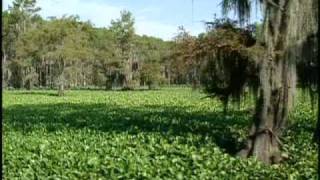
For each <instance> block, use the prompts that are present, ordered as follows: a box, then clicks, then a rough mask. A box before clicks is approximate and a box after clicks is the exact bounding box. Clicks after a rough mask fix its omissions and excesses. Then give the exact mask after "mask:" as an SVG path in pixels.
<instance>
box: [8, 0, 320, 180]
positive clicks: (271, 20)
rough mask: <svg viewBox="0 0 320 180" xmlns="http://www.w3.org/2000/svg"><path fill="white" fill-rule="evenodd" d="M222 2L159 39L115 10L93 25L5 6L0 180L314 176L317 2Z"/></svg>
mask: <svg viewBox="0 0 320 180" xmlns="http://www.w3.org/2000/svg"><path fill="white" fill-rule="evenodd" d="M192 2H193V1H192ZM253 3H256V4H259V5H260V7H261V9H260V11H261V12H262V14H263V21H262V22H260V23H249V22H250V17H251V14H250V13H251V10H252V8H253ZM219 8H220V9H221V11H222V14H223V16H222V17H220V18H214V19H209V20H208V21H203V28H204V29H205V31H204V32H202V33H200V34H198V35H196V36H195V35H191V33H190V32H189V31H188V29H186V28H185V27H184V26H179V27H177V32H176V34H175V36H174V37H173V38H172V39H171V40H163V39H161V38H157V37H153V36H148V35H139V34H138V33H137V32H136V29H135V23H136V19H135V17H134V15H133V13H132V12H130V11H128V10H125V9H124V10H121V11H120V12H119V15H120V16H119V18H116V19H113V20H111V22H110V26H108V27H96V26H95V25H94V24H93V23H92V22H90V21H89V20H88V21H83V20H81V18H80V16H79V15H63V16H62V17H55V16H51V17H48V18H44V17H42V16H40V15H39V12H40V11H41V8H40V7H38V5H37V1H36V0H14V1H13V2H12V4H11V5H10V7H9V8H8V9H7V10H2V91H3V93H2V96H3V99H4V100H3V104H2V106H3V122H4V123H3V124H4V132H5V135H4V145H5V146H4V157H5V158H4V172H5V176H4V177H7V178H8V179H11V178H18V179H19V178H26V179H38V178H40V179H47V178H53V179H55V178H58V179H99V178H102V179H104V178H107V179H316V178H317V175H318V174H319V162H320V161H319V157H320V156H319V154H317V150H319V146H320V121H319V101H320V100H319V78H318V77H319V60H318V35H319V32H318V0H306V1H303V2H302V1H295V0H277V1H275V0H221V3H220V7H219ZM230 12H235V14H236V16H237V18H236V19H230V18H229V17H228V16H227V15H228V13H230Z"/></svg>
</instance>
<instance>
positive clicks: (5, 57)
mask: <svg viewBox="0 0 320 180" xmlns="http://www.w3.org/2000/svg"><path fill="white" fill-rule="evenodd" d="M2 52H3V54H2V89H3V88H5V86H6V83H5V65H6V60H7V55H6V52H5V51H4V50H3V51H2Z"/></svg>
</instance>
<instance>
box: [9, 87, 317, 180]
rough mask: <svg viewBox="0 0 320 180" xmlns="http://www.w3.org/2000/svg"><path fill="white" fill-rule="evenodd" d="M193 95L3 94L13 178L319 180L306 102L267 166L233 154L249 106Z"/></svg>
mask: <svg viewBox="0 0 320 180" xmlns="http://www.w3.org/2000/svg"><path fill="white" fill-rule="evenodd" d="M204 96H206V95H205V94H202V93H200V92H197V91H191V90H190V89H188V88H175V89H172V88H167V89H161V90H154V91H69V92H66V95H65V96H64V97H59V96H56V92H55V91H5V92H4V101H3V108H4V120H3V123H4V133H3V136H4V149H3V150H4V161H3V164H4V177H5V179H99V178H100V179H316V174H317V169H316V168H317V152H316V150H317V149H316V144H314V143H312V134H313V131H314V129H315V123H316V122H315V119H316V112H313V111H312V109H311V108H310V107H311V105H310V104H308V102H307V101H299V98H298V100H297V103H296V108H295V109H294V110H293V112H292V114H291V116H290V122H289V124H288V126H289V127H288V130H287V131H286V132H285V134H284V138H283V139H282V141H283V143H284V146H283V147H282V148H283V150H284V151H285V152H286V153H288V155H289V159H288V160H287V161H286V162H284V163H282V164H278V165H271V166H267V165H264V164H263V163H260V162H258V161H256V160H255V159H254V158H249V159H240V158H238V157H236V156H235V155H234V154H235V153H236V152H237V150H238V149H240V147H241V146H242V145H243V144H242V143H243V141H244V140H245V139H246V137H245V136H246V134H247V132H248V127H249V125H250V123H251V117H252V114H251V113H252V112H251V111H248V109H250V108H252V107H253V104H252V102H251V101H245V103H243V104H241V105H240V108H238V106H234V107H231V109H230V111H229V112H228V114H227V115H224V114H223V105H222V103H221V102H219V101H218V100H215V99H203V98H202V97H204Z"/></svg>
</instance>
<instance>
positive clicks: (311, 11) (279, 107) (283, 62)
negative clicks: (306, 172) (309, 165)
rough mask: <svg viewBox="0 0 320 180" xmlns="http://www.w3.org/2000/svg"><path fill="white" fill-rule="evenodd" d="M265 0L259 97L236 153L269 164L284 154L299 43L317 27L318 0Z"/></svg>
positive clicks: (298, 58) (277, 160) (276, 161)
mask: <svg viewBox="0 0 320 180" xmlns="http://www.w3.org/2000/svg"><path fill="white" fill-rule="evenodd" d="M264 2H265V22H264V38H265V43H266V46H267V52H266V54H265V56H264V57H263V59H261V62H260V84H261V90H260V97H259V100H258V101H257V106H256V115H255V117H254V118H255V121H254V123H253V125H252V127H251V130H250V134H249V138H248V140H247V144H246V147H245V148H244V149H242V150H241V151H240V152H239V155H240V156H243V157H248V156H255V157H257V159H259V160H261V161H263V162H265V163H267V164H271V163H278V162H280V161H281V160H282V159H283V158H284V157H285V156H281V151H280V149H281V141H280V137H281V134H282V131H283V130H284V129H285V124H286V121H287V118H288V113H289V110H290V107H291V104H292V98H293V94H294V91H295V86H296V84H295V83H296V82H295V81H296V78H295V77H296V70H295V69H296V62H297V61H298V60H301V59H304V58H303V56H304V53H306V52H303V51H302V50H301V44H303V43H304V42H305V41H306V38H307V37H308V36H309V35H310V34H312V33H314V32H315V31H317V27H316V26H317V23H318V19H317V17H316V16H317V12H318V10H317V7H318V6H315V5H317V0H306V1H301V0H279V1H277V4H270V3H269V1H266V0H265V1H264ZM315 8H316V9H315ZM315 15H316V16H315ZM307 53H308V52H307Z"/></svg>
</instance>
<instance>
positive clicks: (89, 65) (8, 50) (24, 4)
mask: <svg viewBox="0 0 320 180" xmlns="http://www.w3.org/2000/svg"><path fill="white" fill-rule="evenodd" d="M39 11H40V8H38V7H36V1H35V0H15V1H14V2H13V4H12V6H11V7H9V8H8V10H6V11H4V12H3V14H2V22H3V24H2V26H3V32H2V37H3V46H2V63H3V72H4V73H3V77H2V78H3V87H5V88H8V87H12V88H25V89H32V88H55V89H59V91H60V92H61V94H63V90H64V89H65V88H79V87H89V86H94V87H100V88H106V89H112V88H115V87H119V88H123V89H134V88H136V87H139V86H148V87H149V88H154V87H156V86H157V85H159V84H190V83H191V76H192V74H191V72H189V71H187V70H186V69H187V68H186V64H185V62H184V61H181V58H180V57H178V56H181V55H179V53H181V50H180V49H179V50H178V48H179V45H177V44H179V43H180V42H181V41H182V40H184V38H185V37H184V34H181V35H180V34H179V35H178V36H177V37H176V40H175V41H163V40H161V39H159V38H154V37H148V36H139V35H137V34H136V33H135V30H134V18H133V17H132V14H131V13H130V12H128V11H122V12H121V17H120V18H119V19H116V20H112V22H111V26H110V27H109V28H96V27H94V26H93V25H92V24H91V23H90V22H82V21H80V19H79V17H78V16H63V17H62V18H55V17H50V18H49V19H47V20H45V19H43V18H41V17H40V16H39V15H38V14H37V13H38V12H39ZM180 48H184V47H180ZM174 51H176V52H174Z"/></svg>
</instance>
